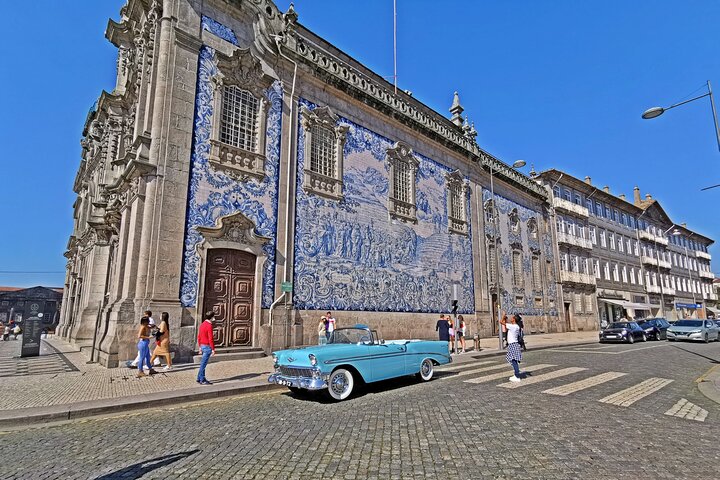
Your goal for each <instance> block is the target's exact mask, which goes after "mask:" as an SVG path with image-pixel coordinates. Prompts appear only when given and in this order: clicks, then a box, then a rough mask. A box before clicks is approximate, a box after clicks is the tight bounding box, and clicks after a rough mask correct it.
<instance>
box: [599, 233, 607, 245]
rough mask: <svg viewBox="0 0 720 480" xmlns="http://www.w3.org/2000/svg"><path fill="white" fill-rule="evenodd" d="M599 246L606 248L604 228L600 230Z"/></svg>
mask: <svg viewBox="0 0 720 480" xmlns="http://www.w3.org/2000/svg"><path fill="white" fill-rule="evenodd" d="M600 246H601V247H602V248H607V237H606V236H605V230H600Z"/></svg>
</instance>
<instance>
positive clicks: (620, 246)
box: [617, 235, 625, 253]
mask: <svg viewBox="0 0 720 480" xmlns="http://www.w3.org/2000/svg"><path fill="white" fill-rule="evenodd" d="M617 245H618V252H622V253H625V239H623V237H622V235H618V244H617Z"/></svg>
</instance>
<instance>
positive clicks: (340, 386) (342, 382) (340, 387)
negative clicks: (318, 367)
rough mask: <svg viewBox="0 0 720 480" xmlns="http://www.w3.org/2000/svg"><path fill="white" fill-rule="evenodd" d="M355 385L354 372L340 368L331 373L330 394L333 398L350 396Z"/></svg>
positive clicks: (338, 399) (329, 380)
mask: <svg viewBox="0 0 720 480" xmlns="http://www.w3.org/2000/svg"><path fill="white" fill-rule="evenodd" d="M354 386H355V379H354V378H353V374H352V372H350V371H349V370H345V369H344V368H338V369H337V370H335V371H334V372H332V373H331V374H330V378H329V379H328V395H330V398H332V399H333V400H337V401H340V400H345V399H346V398H348V397H349V396H350V394H351V393H352V391H353V387H354Z"/></svg>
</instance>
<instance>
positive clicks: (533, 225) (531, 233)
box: [527, 217, 539, 240]
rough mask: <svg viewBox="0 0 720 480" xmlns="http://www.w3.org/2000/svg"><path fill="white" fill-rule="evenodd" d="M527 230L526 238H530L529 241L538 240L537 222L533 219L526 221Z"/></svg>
mask: <svg viewBox="0 0 720 480" xmlns="http://www.w3.org/2000/svg"><path fill="white" fill-rule="evenodd" d="M527 229H528V238H530V240H538V239H539V232H538V222H537V220H536V219H535V217H533V218H531V219H530V220H528V222H527Z"/></svg>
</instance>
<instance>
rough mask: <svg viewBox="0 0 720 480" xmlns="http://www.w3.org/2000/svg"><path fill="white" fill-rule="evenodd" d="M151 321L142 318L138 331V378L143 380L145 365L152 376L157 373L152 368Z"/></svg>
mask: <svg viewBox="0 0 720 480" xmlns="http://www.w3.org/2000/svg"><path fill="white" fill-rule="evenodd" d="M149 325H150V319H149V318H148V317H142V318H141V319H140V328H139V329H138V335H137V336H138V344H137V347H138V357H139V358H140V361H139V362H138V373H137V377H138V378H141V377H144V376H145V372H143V364H145V365H146V366H147V368H148V370H149V372H150V374H151V375H152V374H153V373H156V372H155V370H153V369H152V368H151V366H150V336H151V335H150V326H149Z"/></svg>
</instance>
